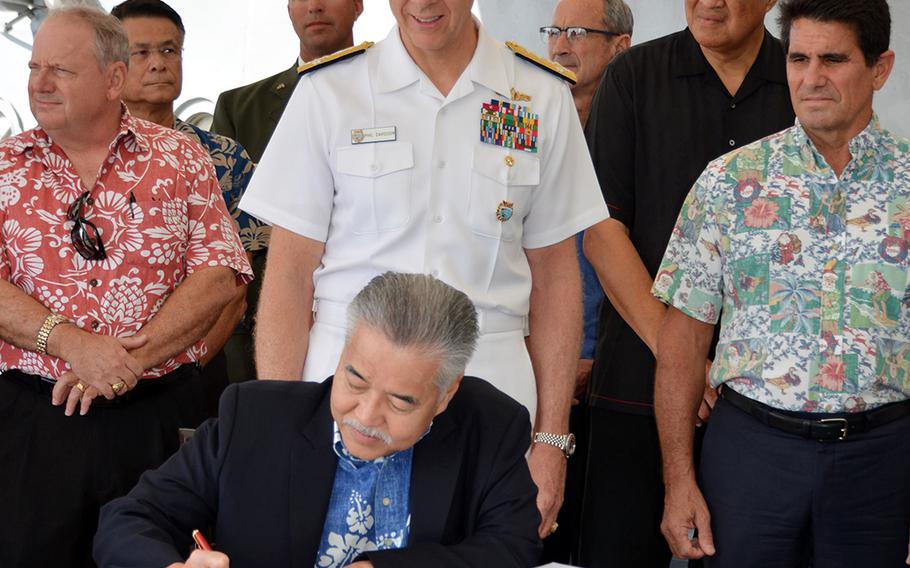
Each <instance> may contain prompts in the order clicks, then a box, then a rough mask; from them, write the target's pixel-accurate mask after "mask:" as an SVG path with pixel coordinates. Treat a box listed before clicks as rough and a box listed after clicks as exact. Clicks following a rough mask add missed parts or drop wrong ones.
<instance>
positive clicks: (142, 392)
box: [0, 7, 251, 568]
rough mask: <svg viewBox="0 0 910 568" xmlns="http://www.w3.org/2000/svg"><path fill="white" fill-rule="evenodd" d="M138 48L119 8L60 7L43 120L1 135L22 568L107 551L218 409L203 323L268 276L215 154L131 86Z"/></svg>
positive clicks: (8, 512) (14, 518)
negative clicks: (233, 209)
mask: <svg viewBox="0 0 910 568" xmlns="http://www.w3.org/2000/svg"><path fill="white" fill-rule="evenodd" d="M128 61H129V43H128V40H127V37H126V33H125V32H124V30H123V28H122V27H121V25H120V23H119V22H118V21H117V19H116V18H114V17H113V16H111V15H109V14H105V13H104V12H102V11H100V10H97V9H92V8H86V7H73V8H64V9H59V10H52V11H51V12H50V14H49V16H48V18H47V20H45V22H44V23H43V24H42V26H41V28H40V29H39V31H38V33H37V35H36V37H35V44H34V48H33V50H32V56H31V60H30V61H29V69H30V71H29V84H28V93H29V103H30V106H31V109H32V113H33V114H34V115H35V118H36V120H37V122H38V127H36V128H34V129H32V130H29V131H27V132H24V133H22V134H20V135H18V136H15V137H11V138H8V139H6V140H4V141H3V142H2V143H0V227H2V229H0V231H2V232H0V305H2V309H0V372H2V375H0V401H3V402H2V403H0V407H2V408H0V462H2V464H3V467H2V468H0V504H2V505H0V566H4V568H6V567H17V568H18V567H32V566H55V567H60V566H62V567H83V566H85V567H89V566H93V563H92V561H91V555H90V552H91V541H92V535H93V533H94V531H95V526H96V519H97V516H98V509H99V507H100V506H101V505H102V504H104V503H105V502H106V501H108V500H109V499H111V498H114V497H117V496H119V495H122V494H124V493H126V491H128V490H129V488H130V487H132V486H133V485H134V484H135V482H136V480H137V479H138V477H139V474H140V473H141V472H142V471H144V470H145V469H148V468H150V467H156V466H157V465H159V464H161V463H162V462H163V461H164V459H166V458H167V457H168V456H169V455H170V454H171V453H173V451H175V450H176V449H177V447H178V444H179V436H178V428H180V427H195V426H196V425H198V423H199V422H201V420H203V419H204V418H205V413H204V410H205V392H204V388H203V384H202V381H201V380H200V378H199V371H198V368H197V365H196V363H197V361H199V360H200V358H201V357H202V356H203V355H204V354H205V345H204V343H203V342H202V341H201V338H202V337H203V336H204V335H205V333H206V332H207V331H208V329H209V328H210V327H211V325H212V324H213V323H214V321H215V319H216V318H217V316H218V314H219V313H221V311H222V310H223V309H224V307H225V306H226V305H227V304H228V302H229V301H230V300H231V298H233V297H234V295H235V294H236V288H237V286H238V285H242V284H245V283H246V282H247V281H248V280H249V278H250V276H251V271H250V267H249V263H248V261H247V258H246V255H245V254H244V252H243V248H242V246H241V244H240V239H239V238H238V236H237V231H236V229H235V228H234V225H233V223H232V222H231V218H230V216H229V215H228V213H227V209H226V207H225V204H224V200H223V199H222V198H221V191H220V188H219V186H218V183H217V179H216V178H215V174H214V170H213V168H212V163H211V160H210V158H209V157H208V155H207V154H206V153H205V152H204V150H203V149H202V148H201V147H200V146H199V145H198V144H195V143H194V142H192V141H190V140H189V139H188V138H186V137H185V136H184V135H182V134H180V133H178V132H177V131H175V130H172V129H168V128H162V127H160V126H158V125H155V124H152V123H150V122H147V121H144V120H141V119H138V118H136V117H134V116H133V115H132V114H131V113H130V111H129V110H128V109H127V108H126V107H124V105H123V103H122V102H121V94H122V92H123V88H124V84H125V82H126V75H127V64H128ZM61 406H63V407H62V408H61ZM77 408H78V409H79V412H78V414H77V415H74V413H75V411H76V409H77Z"/></svg>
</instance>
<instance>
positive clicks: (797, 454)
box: [700, 398, 910, 568]
mask: <svg viewBox="0 0 910 568" xmlns="http://www.w3.org/2000/svg"><path fill="white" fill-rule="evenodd" d="M700 485H701V489H702V492H703V494H704V496H705V500H706V501H707V503H708V509H709V510H710V513H711V530H712V532H713V533H714V544H715V546H716V548H717V553H716V555H715V556H714V557H713V558H711V559H709V560H706V562H705V566H707V567H708V568H752V567H755V568H758V567H761V568H765V567H767V566H774V567H775V568H806V567H808V566H810V564H811V566H812V568H899V567H902V566H905V564H904V559H905V558H906V556H907V542H908V539H910V416H908V417H904V418H901V419H899V420H896V421H894V422H891V423H888V424H885V425H882V426H879V427H877V428H875V429H874V430H871V431H869V432H865V433H862V434H856V435H854V436H848V437H847V439H845V440H841V441H836V442H816V441H814V440H808V439H805V438H802V437H799V436H795V435H792V434H788V433H785V432H782V431H780V430H776V429H774V428H771V427H769V426H765V425H764V424H762V423H760V422H759V421H758V420H756V419H754V418H753V417H752V416H750V415H749V414H747V413H745V412H743V411H741V410H739V409H738V408H736V407H734V406H732V405H730V403H728V402H727V401H725V400H724V399H723V398H720V399H718V401H717V405H716V406H715V408H714V413H713V415H712V417H711V427H710V428H709V429H708V431H707V433H706V435H705V440H704V447H703V450H702V455H701V482H700Z"/></svg>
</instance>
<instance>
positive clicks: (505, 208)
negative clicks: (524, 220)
mask: <svg viewBox="0 0 910 568" xmlns="http://www.w3.org/2000/svg"><path fill="white" fill-rule="evenodd" d="M513 207H515V204H514V203H512V202H511V201H506V200H505V199H503V200H502V201H501V202H500V203H499V206H497V207H496V218H497V219H499V221H500V222H501V223H505V222H506V221H508V220H509V219H511V218H512V213H513V212H514V209H513Z"/></svg>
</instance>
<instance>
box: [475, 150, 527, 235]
mask: <svg viewBox="0 0 910 568" xmlns="http://www.w3.org/2000/svg"><path fill="white" fill-rule="evenodd" d="M471 170H472V171H471V191H470V197H469V199H468V220H469V222H470V225H471V228H472V229H473V231H474V232H475V233H477V234H479V235H483V236H485V237H492V238H498V239H502V240H504V241H511V240H514V239H517V238H521V224H522V219H523V218H524V217H525V216H526V215H527V212H528V207H529V205H530V200H531V191H532V189H533V187H534V186H536V185H538V184H539V183H540V161H539V160H538V158H537V156H532V155H529V154H527V153H525V152H521V151H514V150H509V149H508V148H500V147H499V146H489V145H483V146H477V147H475V148H474V160H473V163H472V166H471ZM509 209H510V210H511V212H510V213H511V216H509V215H510V213H509V211H508V210H509Z"/></svg>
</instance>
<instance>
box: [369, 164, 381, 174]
mask: <svg viewBox="0 0 910 568" xmlns="http://www.w3.org/2000/svg"><path fill="white" fill-rule="evenodd" d="M379 167H380V166H379V164H370V171H371V172H373V173H376V172H378V171H379Z"/></svg>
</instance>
